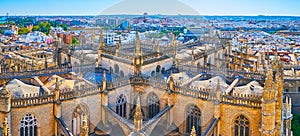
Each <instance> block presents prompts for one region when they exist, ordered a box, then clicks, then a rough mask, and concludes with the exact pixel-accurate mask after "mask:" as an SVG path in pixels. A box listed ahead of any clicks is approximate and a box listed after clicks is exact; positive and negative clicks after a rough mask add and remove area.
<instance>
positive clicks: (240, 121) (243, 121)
mask: <svg viewBox="0 0 300 136" xmlns="http://www.w3.org/2000/svg"><path fill="white" fill-rule="evenodd" d="M249 125H250V124H249V120H248V119H247V118H246V117H245V116H244V115H240V116H238V117H237V118H236V119H235V121H234V135H235V136H249V135H250V130H249Z"/></svg>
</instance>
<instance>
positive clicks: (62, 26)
mask: <svg viewBox="0 0 300 136" xmlns="http://www.w3.org/2000/svg"><path fill="white" fill-rule="evenodd" d="M59 27H61V28H63V29H64V30H65V31H67V30H68V26H67V25H66V24H60V25H59Z"/></svg>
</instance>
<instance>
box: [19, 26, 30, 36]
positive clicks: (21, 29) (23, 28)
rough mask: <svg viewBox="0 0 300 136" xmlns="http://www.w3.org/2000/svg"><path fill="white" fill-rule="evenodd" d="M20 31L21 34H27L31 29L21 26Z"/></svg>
mask: <svg viewBox="0 0 300 136" xmlns="http://www.w3.org/2000/svg"><path fill="white" fill-rule="evenodd" d="M18 33H19V34H27V33H29V30H28V29H27V28H25V27H22V28H19V31H18Z"/></svg>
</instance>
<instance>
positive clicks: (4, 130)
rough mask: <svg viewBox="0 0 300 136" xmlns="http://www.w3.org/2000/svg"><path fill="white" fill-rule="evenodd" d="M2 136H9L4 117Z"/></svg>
mask: <svg viewBox="0 0 300 136" xmlns="http://www.w3.org/2000/svg"><path fill="white" fill-rule="evenodd" d="M2 136H11V134H10V130H9V125H8V121H7V118H6V117H5V118H4V122H3V127H2Z"/></svg>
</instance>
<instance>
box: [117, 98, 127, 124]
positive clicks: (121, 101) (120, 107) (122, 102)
mask: <svg viewBox="0 0 300 136" xmlns="http://www.w3.org/2000/svg"><path fill="white" fill-rule="evenodd" d="M126 102H127V101H126V97H125V95H123V94H121V95H120V96H119V97H118V99H117V102H116V113H117V114H118V115H120V116H121V117H123V118H125V117H126Z"/></svg>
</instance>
